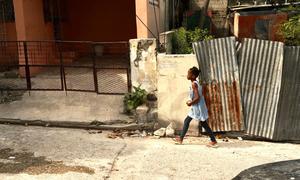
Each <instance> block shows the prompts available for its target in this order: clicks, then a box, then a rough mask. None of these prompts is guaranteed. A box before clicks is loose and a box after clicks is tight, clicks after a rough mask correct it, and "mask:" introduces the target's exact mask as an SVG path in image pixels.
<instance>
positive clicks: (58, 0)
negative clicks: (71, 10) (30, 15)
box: [43, 0, 66, 22]
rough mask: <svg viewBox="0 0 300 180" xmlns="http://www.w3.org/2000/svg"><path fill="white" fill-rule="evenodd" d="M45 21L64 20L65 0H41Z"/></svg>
mask: <svg viewBox="0 0 300 180" xmlns="http://www.w3.org/2000/svg"><path fill="white" fill-rule="evenodd" d="M43 6H44V7H43V8H44V19H45V22H53V21H65V20H66V1H65V0H43Z"/></svg>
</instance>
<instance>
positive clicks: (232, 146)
mask: <svg viewBox="0 0 300 180" xmlns="http://www.w3.org/2000/svg"><path fill="white" fill-rule="evenodd" d="M142 134H143V133H142ZM142 134H135V133H132V135H130V136H128V135H125V136H121V135H119V134H118V136H112V132H106V131H103V132H102V131H87V130H80V129H64V128H45V127H31V126H27V127H25V126H13V125H0V147H1V150H0V179H5V180H7V179H9V180H11V179H13V180H14V179H43V180H44V179H51V180H52V179H116V180H119V179H138V180H140V179H146V180H147V179H162V180H164V179H197V180H199V179H200V180H201V179H204V180H206V179H218V180H219V179H226V180H227V179H232V178H233V177H235V176H237V175H238V174H239V173H240V172H241V171H243V170H246V169H248V168H251V167H253V166H257V165H262V164H265V163H271V162H278V161H286V160H295V159H300V154H299V152H300V145H299V144H290V143H272V142H262V141H260V142H259V141H246V140H243V141H240V140H237V139H229V141H228V142H226V141H223V139H219V140H218V141H219V147H218V148H208V147H206V144H207V142H208V138H207V137H187V139H185V141H184V145H175V144H174V143H173V141H172V139H171V138H160V139H158V138H156V137H153V136H145V137H143V136H142ZM7 165H10V167H11V168H8V167H7ZM17 167H19V168H17Z"/></svg>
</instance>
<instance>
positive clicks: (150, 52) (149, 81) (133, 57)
mask: <svg viewBox="0 0 300 180" xmlns="http://www.w3.org/2000/svg"><path fill="white" fill-rule="evenodd" d="M129 42H130V67H131V81H132V85H133V86H139V85H141V87H142V88H143V89H145V90H146V91H147V92H153V91H156V89H157V67H156V64H157V63H156V53H157V52H156V39H131V40H130V41H129Z"/></svg>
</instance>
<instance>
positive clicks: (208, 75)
mask: <svg viewBox="0 0 300 180" xmlns="http://www.w3.org/2000/svg"><path fill="white" fill-rule="evenodd" d="M193 48H194V51H195V53H196V56H197V60H198V63H199V66H200V70H201V77H200V78H201V80H202V81H203V82H204V83H203V93H204V96H205V99H206V104H207V106H208V110H209V124H210V126H211V127H212V129H213V130H214V131H240V130H243V129H244V123H243V112H242V105H241V95H240V81H239V73H238V65H237V58H236V48H235V39H234V37H230V38H220V39H214V40H210V41H201V42H196V43H194V44H193Z"/></svg>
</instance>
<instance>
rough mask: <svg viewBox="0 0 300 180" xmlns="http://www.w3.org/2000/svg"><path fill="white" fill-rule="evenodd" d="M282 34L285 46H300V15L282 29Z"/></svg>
mask: <svg viewBox="0 0 300 180" xmlns="http://www.w3.org/2000/svg"><path fill="white" fill-rule="evenodd" d="M280 34H282V35H283V37H284V39H285V44H286V45H289V46H300V14H297V15H295V16H293V17H291V18H289V20H288V21H286V22H284V23H283V24H282V25H281V27H280Z"/></svg>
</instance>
